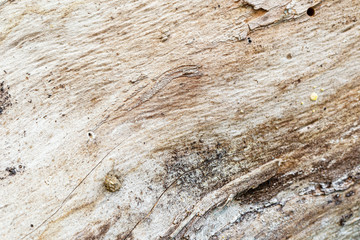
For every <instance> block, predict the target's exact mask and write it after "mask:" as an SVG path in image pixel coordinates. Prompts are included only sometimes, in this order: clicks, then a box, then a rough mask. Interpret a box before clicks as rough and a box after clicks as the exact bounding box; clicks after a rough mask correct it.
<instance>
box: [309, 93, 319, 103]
mask: <svg viewBox="0 0 360 240" xmlns="http://www.w3.org/2000/svg"><path fill="white" fill-rule="evenodd" d="M310 99H311V101H316V100H317V99H318V95H317V94H316V93H315V92H313V93H311V95H310Z"/></svg>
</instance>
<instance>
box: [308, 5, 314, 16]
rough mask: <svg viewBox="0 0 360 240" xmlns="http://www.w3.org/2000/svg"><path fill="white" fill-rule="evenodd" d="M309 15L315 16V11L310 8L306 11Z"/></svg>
mask: <svg viewBox="0 0 360 240" xmlns="http://www.w3.org/2000/svg"><path fill="white" fill-rule="evenodd" d="M306 13H307V15H309V16H310V17H312V16H314V15H315V9H314V8H312V7H310V8H308V10H307V11H306Z"/></svg>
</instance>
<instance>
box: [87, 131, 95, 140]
mask: <svg viewBox="0 0 360 240" xmlns="http://www.w3.org/2000/svg"><path fill="white" fill-rule="evenodd" d="M87 135H88V137H89V139H90V140H93V139H94V138H95V133H93V132H88V133H87Z"/></svg>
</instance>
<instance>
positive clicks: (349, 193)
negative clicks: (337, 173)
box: [345, 191, 355, 197]
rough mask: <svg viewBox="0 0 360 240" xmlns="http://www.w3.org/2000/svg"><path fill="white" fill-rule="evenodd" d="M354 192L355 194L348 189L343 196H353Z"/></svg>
mask: <svg viewBox="0 0 360 240" xmlns="http://www.w3.org/2000/svg"><path fill="white" fill-rule="evenodd" d="M354 194H355V192H354V191H350V192H348V193H346V194H345V197H351V196H353V195H354Z"/></svg>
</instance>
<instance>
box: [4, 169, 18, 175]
mask: <svg viewBox="0 0 360 240" xmlns="http://www.w3.org/2000/svg"><path fill="white" fill-rule="evenodd" d="M6 171H8V172H9V176H14V175H16V169H15V168H14V167H12V168H9V167H8V168H6Z"/></svg>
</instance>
